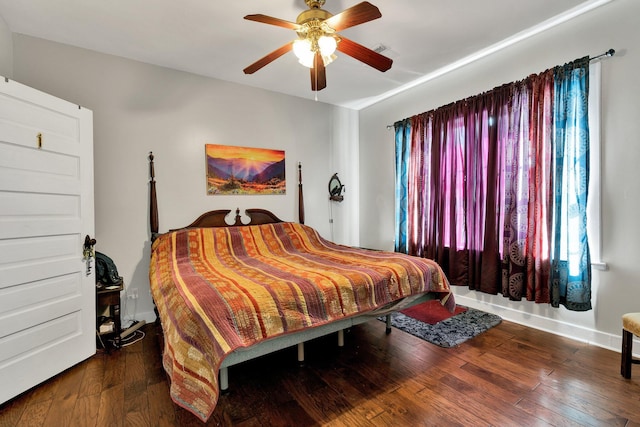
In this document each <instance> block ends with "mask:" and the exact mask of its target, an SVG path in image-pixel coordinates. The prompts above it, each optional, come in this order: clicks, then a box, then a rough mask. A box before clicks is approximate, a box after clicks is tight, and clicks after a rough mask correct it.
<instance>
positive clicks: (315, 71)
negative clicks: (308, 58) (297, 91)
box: [311, 52, 327, 91]
mask: <svg viewBox="0 0 640 427" xmlns="http://www.w3.org/2000/svg"><path fill="white" fill-rule="evenodd" d="M313 63H314V66H313V68H311V90H312V91H318V90H322V89H324V88H325V87H327V74H326V69H325V67H324V61H323V60H322V55H321V54H320V52H316V56H315V59H314V61H313Z"/></svg>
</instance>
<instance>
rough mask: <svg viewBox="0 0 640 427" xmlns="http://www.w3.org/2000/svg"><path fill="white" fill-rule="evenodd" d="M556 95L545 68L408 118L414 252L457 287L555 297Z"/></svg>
mask: <svg viewBox="0 0 640 427" xmlns="http://www.w3.org/2000/svg"><path fill="white" fill-rule="evenodd" d="M552 101H553V71H546V72H544V73H541V74H539V75H533V76H530V77H529V78H527V79H526V80H523V81H521V82H515V83H512V84H508V85H504V86H502V87H499V88H496V89H494V90H492V91H489V92H486V93H484V94H481V95H478V96H475V97H472V98H468V99H465V100H462V101H459V102H456V103H454V104H450V105H447V106H445V107H441V108H438V109H437V110H433V111H429V112H427V113H423V114H420V115H417V116H414V117H412V118H411V119H410V123H411V125H410V126H411V144H410V154H409V162H408V169H407V174H406V176H407V179H408V187H407V201H406V205H405V206H406V209H407V224H408V226H407V236H406V238H407V245H406V248H407V252H408V253H410V254H412V255H418V256H423V257H427V258H431V259H434V260H436V261H437V262H438V263H439V264H440V265H441V266H442V267H443V268H444V270H445V272H446V273H447V276H448V278H449V280H450V281H451V283H453V284H458V285H468V286H469V287H470V288H471V289H476V290H480V291H482V292H486V293H490V294H497V293H502V294H503V295H504V296H506V297H508V298H510V299H514V300H520V299H521V298H526V299H527V300H534V301H536V302H549V271H550V258H549V251H550V234H551V208H552V207H551V201H552V188H551V160H552V155H551V141H552V140H551V138H552V126H553V112H552V105H553V104H552ZM396 238H397V237H396Z"/></svg>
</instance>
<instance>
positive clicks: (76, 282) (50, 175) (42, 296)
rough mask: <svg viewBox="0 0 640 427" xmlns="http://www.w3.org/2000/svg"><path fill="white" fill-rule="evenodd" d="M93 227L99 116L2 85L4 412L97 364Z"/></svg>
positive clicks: (0, 367)
mask: <svg viewBox="0 0 640 427" xmlns="http://www.w3.org/2000/svg"><path fill="white" fill-rule="evenodd" d="M93 218H94V211H93V113H92V112H91V111H90V110H88V109H86V108H80V107H78V106H77V105H73V104H71V103H69V102H66V101H63V100H60V99H58V98H55V97H53V96H51V95H48V94H45V93H42V92H40V91H37V90H34V89H32V88H29V87H27V86H24V85H21V84H19V83H16V82H14V81H7V80H6V79H4V78H2V80H1V81H0V378H1V379H2V380H1V381H0V403H3V402H5V401H7V400H9V399H11V398H13V397H15V396H17V395H18V394H20V393H22V392H24V391H26V390H28V389H30V388H31V387H33V386H35V385H37V384H39V383H41V382H42V381H45V380H46V379H48V378H51V377H52V376H54V375H56V374H58V373H59V372H62V371H63V370H65V369H67V368H69V367H71V366H73V365H75V364H77V363H78V362H80V361H82V360H84V359H86V358H88V357H90V356H92V355H93V354H95V352H96V338H95V321H96V320H95V275H94V271H93V268H92V269H91V272H90V273H87V265H86V263H85V262H84V260H83V255H82V249H83V243H84V239H85V236H86V235H89V236H92V237H93V233H94V222H93V221H94V219H93ZM92 267H93V264H92Z"/></svg>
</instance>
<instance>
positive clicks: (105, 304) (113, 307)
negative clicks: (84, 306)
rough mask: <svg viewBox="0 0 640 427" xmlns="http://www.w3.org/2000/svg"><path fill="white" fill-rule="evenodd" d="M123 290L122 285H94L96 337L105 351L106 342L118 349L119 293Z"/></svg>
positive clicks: (119, 327)
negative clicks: (109, 341) (111, 343)
mask: <svg viewBox="0 0 640 427" xmlns="http://www.w3.org/2000/svg"><path fill="white" fill-rule="evenodd" d="M123 288H124V286H123V283H120V284H118V285H105V284H103V283H100V282H98V283H97V284H96V335H97V337H98V341H99V342H100V345H102V347H103V348H104V349H107V342H108V341H107V340H111V341H112V342H113V346H114V347H115V348H120V332H121V329H122V328H121V325H120V292H122V290H123Z"/></svg>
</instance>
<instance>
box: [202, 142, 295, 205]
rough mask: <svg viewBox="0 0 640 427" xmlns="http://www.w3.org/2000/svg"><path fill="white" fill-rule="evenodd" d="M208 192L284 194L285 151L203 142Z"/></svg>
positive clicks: (223, 193)
mask: <svg viewBox="0 0 640 427" xmlns="http://www.w3.org/2000/svg"><path fill="white" fill-rule="evenodd" d="M205 153H206V159H207V194H209V195H225V194H227V195H228V194H233V195H240V194H285V193H286V183H287V181H286V179H285V158H284V151H282V150H270V149H266V148H250V147H234V146H228V145H216V144H205Z"/></svg>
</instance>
